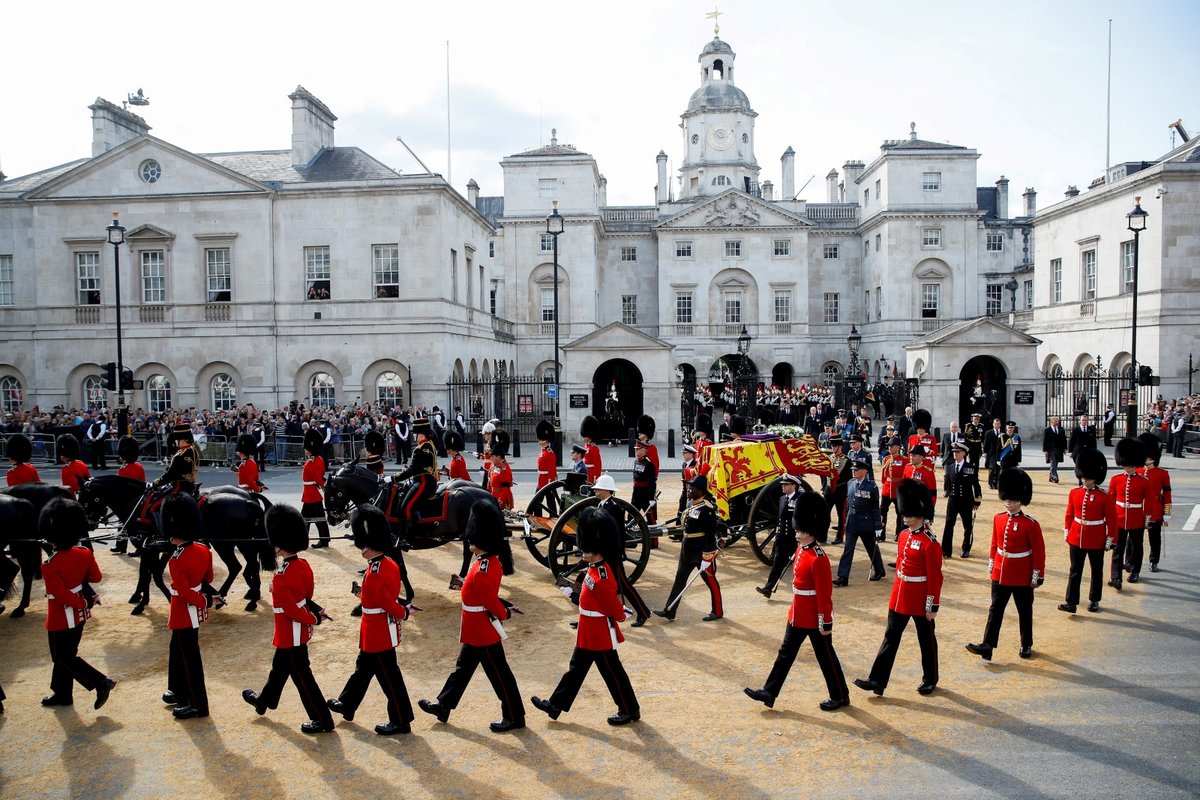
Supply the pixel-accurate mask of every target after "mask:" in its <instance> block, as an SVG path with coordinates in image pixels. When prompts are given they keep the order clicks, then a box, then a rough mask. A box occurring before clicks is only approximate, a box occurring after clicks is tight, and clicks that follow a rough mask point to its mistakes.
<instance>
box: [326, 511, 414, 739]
mask: <svg viewBox="0 0 1200 800" xmlns="http://www.w3.org/2000/svg"><path fill="white" fill-rule="evenodd" d="M350 529H351V531H353V533H354V546H355V547H357V548H358V549H359V550H360V551H361V552H362V556H363V558H365V559H366V560H367V571H366V573H365V574H364V575H363V582H362V587H361V588H359V586H358V584H357V583H356V584H355V585H354V587H353V588H354V593H355V594H356V595H357V596H358V598H359V600H360V601H361V602H362V621H361V622H360V624H359V635H358V660H357V661H356V662H355V664H354V673H353V674H352V675H351V676H350V678H349V680H347V681H346V685H345V687H344V688H343V689H342V693H341V694H340V695H338V697H337V699H336V700H329V701H327V703H326V704H327V705H328V706H329V708H330V710H332V711H335V712H336V713H338V714H341V715H342V718H343V719H345V720H346V721H347V722H351V721H353V720H354V713H355V712H356V711H357V710H358V707H359V705H360V704H361V703H362V701H363V697H365V696H366V694H367V689H368V688H369V687H370V685H371V678H375V680H377V681H378V682H379V688H380V689H382V690H383V694H384V696H385V697H387V711H388V721H387V722H386V723H385V724H382V725H376V726H375V733H377V734H379V735H380V736H392V735H394V734H397V733H408V732H409V731H410V730H412V728H411V723H412V720H413V709H412V703H411V702H409V699H408V689H407V688H405V686H404V676H403V675H402V674H401V673H400V666H399V665H398V664H397V663H396V647H397V645H399V644H400V623H401V622H402V621H403V620H406V619H408V617H409V613H410V611H411V605H401V603H400V601H399V599H398V598H399V596H400V583H401V575H400V567H399V565H397V564H396V562H395V561H393V560H392V559H390V558H388V557H387V556H386V555H384V552H385V551H387V550H389V549H390V548H391V546H392V533H391V531H390V530H389V529H388V522H387V517H385V516H384V514H383V512H382V511H380V510H379V509H378V508H376V507H375V506H360V507H359V508H356V509H355V510H354V511H353V512H351V514H350Z"/></svg>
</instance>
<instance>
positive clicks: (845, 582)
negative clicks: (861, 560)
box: [833, 575, 850, 586]
mask: <svg viewBox="0 0 1200 800" xmlns="http://www.w3.org/2000/svg"><path fill="white" fill-rule="evenodd" d="M833 585H834V586H849V585H850V579H849V578H843V577H842V576H841V575H839V576H837V577H836V578H834V579H833Z"/></svg>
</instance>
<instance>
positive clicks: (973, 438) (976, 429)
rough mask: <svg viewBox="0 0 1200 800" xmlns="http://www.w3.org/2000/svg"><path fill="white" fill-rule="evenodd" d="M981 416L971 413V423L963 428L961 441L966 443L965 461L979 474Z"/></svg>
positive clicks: (981, 441)
mask: <svg viewBox="0 0 1200 800" xmlns="http://www.w3.org/2000/svg"><path fill="white" fill-rule="evenodd" d="M983 434H984V430H983V414H980V413H979V412H978V411H975V412H972V414H971V421H970V422H968V423H967V424H966V425H964V426H963V439H965V440H966V442H967V460H968V461H970V462H971V463H972V464H973V465H974V466H975V471H976V474H978V472H979V457H980V455H982V454H983Z"/></svg>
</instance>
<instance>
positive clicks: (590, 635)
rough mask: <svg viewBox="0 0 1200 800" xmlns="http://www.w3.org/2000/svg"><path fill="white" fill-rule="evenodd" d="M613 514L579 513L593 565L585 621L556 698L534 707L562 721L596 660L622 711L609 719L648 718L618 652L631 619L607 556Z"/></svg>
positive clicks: (583, 591) (584, 588)
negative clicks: (606, 540) (626, 622)
mask: <svg viewBox="0 0 1200 800" xmlns="http://www.w3.org/2000/svg"><path fill="white" fill-rule="evenodd" d="M607 517H608V514H607V513H606V512H604V511H601V510H599V509H595V508H586V509H584V510H583V512H582V513H580V515H579V521H578V524H577V541H578V544H579V549H580V550H581V551H583V560H584V561H586V562H587V564H588V568H587V572H586V573H585V574H584V577H583V582H582V584H580V588H579V596H578V600H577V602H578V603H579V623H578V626H577V633H576V637H575V650H574V652H572V653H571V663H570V666H568V667H567V671H566V673H565V674H564V675H563V676H562V679H561V680H559V682H558V687H557V688H556V689H555V690H554V693H553V694H552V695H550V698H549V699H547V700H543V699H541V698H540V697H538V696H537V695H534V696H533V697H532V698H530V702H531V703H533V705H534V707H535V708H537V709H539V710H540V711H544V712H546V714H547V715H549V717H550V719H558V717H559V715H560V714H562V713H563V712H564V711H570V710H571V706H572V705H573V704H574V702H575V696H576V695H577V694H579V689H580V687H582V686H583V679H584V678H585V677H587V673H588V670H589V669H591V666H592V664H595V665H596V669H598V670H599V671H600V677H602V678H603V679H604V683H605V685H606V686H607V687H608V692H609V694H610V695H612V699H613V702H615V703H616V704H617V713H616V714H614V715H612V716H611V717H609V718H608V724H609V725H627V724H629V723H630V722H636V721H637V720H639V719H641V717H642V712H641V707H640V706H639V705H638V700H637V697H636V696H635V695H634V693H633V685H632V684H631V683H630V682H629V675H628V674H627V673H626V672H625V667H624V666H623V665H622V664H621V659H620V657H619V656H618V655H617V645H618V644H620V643H621V642H623V641H625V637H624V636H622V635H621V628H620V626H619V625H618V624H617V623H619V622H623V621H624V620H625V618H626V615H627V612H626V610H625V608H624V606H622V605H621V601H620V599H619V598H618V597H617V581H616V579H615V577H614V575H613V570H614V569H620V567H616V566H613V565H611V564H608V563H607V562H605V561H604V556H603V555H602V553H603V552H604V551H605V550H606V549H611V545H606V544H605V543H604V541H603V537H604V536H605V535H609V536H612V535H615V534H614V531H615V526H612V525H611V524H610V522H609V519H606V518H607ZM605 531H607V532H608V533H607V534H606V533H605ZM564 591H565V592H569V591H570V590H569V589H565V590H564ZM572 599H573V600H575V598H574V597H572Z"/></svg>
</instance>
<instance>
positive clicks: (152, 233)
mask: <svg viewBox="0 0 1200 800" xmlns="http://www.w3.org/2000/svg"><path fill="white" fill-rule="evenodd" d="M125 238H126V239H174V238H175V234H173V233H171V232H170V231H168V230H165V229H163V228H160V227H158V226H157V225H150V224H146V225H139V226H137V227H136V228H134V229H133V230H131V231H129V232H128V233H126V234H125Z"/></svg>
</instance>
